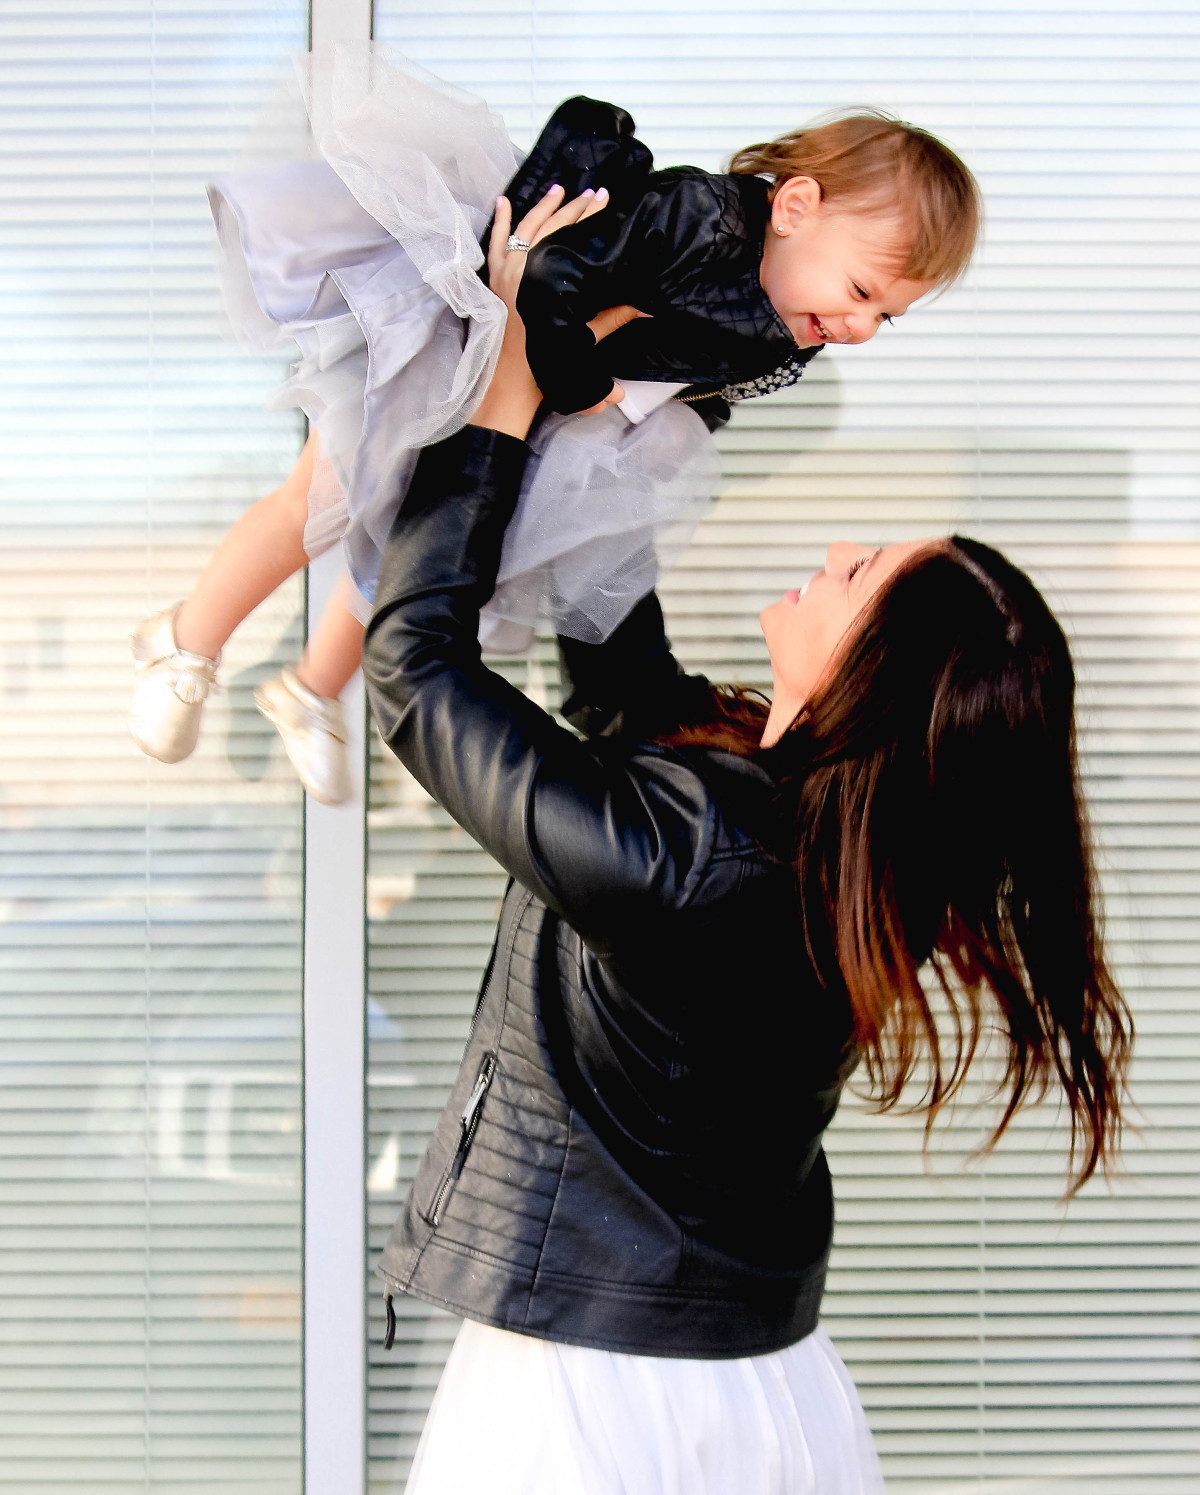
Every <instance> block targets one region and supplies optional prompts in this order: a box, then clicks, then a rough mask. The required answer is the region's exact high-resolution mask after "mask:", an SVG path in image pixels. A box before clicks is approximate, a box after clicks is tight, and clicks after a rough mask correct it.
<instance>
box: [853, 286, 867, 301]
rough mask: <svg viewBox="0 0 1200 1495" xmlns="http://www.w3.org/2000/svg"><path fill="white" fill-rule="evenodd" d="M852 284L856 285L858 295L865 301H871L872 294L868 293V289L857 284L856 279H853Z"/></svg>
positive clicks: (855, 290) (855, 289)
mask: <svg viewBox="0 0 1200 1495" xmlns="http://www.w3.org/2000/svg"><path fill="white" fill-rule="evenodd" d="M850 284H851V285H852V286H854V294H855V295H856V296H859V297H861V298H862V300H864V301H869V300H870V299H871V298H870V296H868V295H867V293H866V291H864V290H863V288H862V286H860V285H855V283H854V281H851V282H850Z"/></svg>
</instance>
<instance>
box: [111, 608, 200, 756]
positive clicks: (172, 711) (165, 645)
mask: <svg viewBox="0 0 1200 1495" xmlns="http://www.w3.org/2000/svg"><path fill="white" fill-rule="evenodd" d="M181 606H182V604H181V603H178V602H177V603H176V604H175V606H174V607H169V608H167V609H166V611H165V612H161V613H155V614H154V616H153V617H152V618H147V619H145V621H144V622H142V623H140V624H139V625H138V628H137V632H136V633H135V634H134V635H133V638H132V639H131V640H130V644H131V646H132V649H133V659H134V671H135V675H136V679H135V680H134V686H133V709H132V710H131V711H130V713H129V730H130V731H131V732H132V733H133V740H134V742H136V743H137V745H138V747H140V748H141V750H142V752H143V753H148V754H149V755H150V757H151V758H157V759H158V760H159V762H161V763H178V762H180V761H181V760H182V759H184V758H186V757H187V756H188V754H189V753H190V752H191V751H192V749H193V748H194V747H195V746H196V739H197V737H199V735H200V713H201V711H203V709H204V701H205V698H206V697H207V695H208V693H209V691H210V690H211V689H212V688H213V686H214V685H215V684H216V681H217V665H218V664H219V663H220V658H221V656H220V655H218V656H217V658H216V659H209V658H207V657H206V656H205V655H203V654H189V653H188V651H187V650H186V649H180V648H179V647H178V646H177V645H176V643H175V614H176V613H177V612H178V611H179V609H180V607H181Z"/></svg>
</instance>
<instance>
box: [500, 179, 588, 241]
mask: <svg viewBox="0 0 1200 1495" xmlns="http://www.w3.org/2000/svg"><path fill="white" fill-rule="evenodd" d="M607 206H608V191H607V189H606V188H604V187H601V188H600V190H599V192H593V191H592V190H591V188H590V187H589V188H588V190H587V191H586V192H583V193H581V194H580V195H579V196H578V197H576V198H573V199H572V200H571V201H570V202H567V203H564V202H563V200H562V188H561V187H552V188H551V189H550V191H549V192H547V194H546V195H545V197H543V198H542V200H541V202H539V203H538V204H537V206H536V207H533V208H530V210H529V212H528V213H526V215H525V216H524V218H522V219H521V221H520V223H518V224H517V228H516V232H517V236H518V238H521V239H526V240H527V241H528V242H529V243H530V244H536V243H538V241H539V240H541V239H544V238H545V237H546V235H547V234H552V233H555V232H556V231H557V230H558V229H560V228H565V227H566V226H567V225H568V224H570V223H578V222H579V221H580V219H582V218H590V217H591V216H592V215H593V214H594V213H599V212H600V211H601V210H602V209H604V208H606V207H607Z"/></svg>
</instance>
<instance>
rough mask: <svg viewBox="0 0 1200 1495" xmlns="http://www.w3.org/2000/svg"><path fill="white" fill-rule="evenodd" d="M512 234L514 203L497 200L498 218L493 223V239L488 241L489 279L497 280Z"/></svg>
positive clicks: (506, 200) (504, 199) (504, 198)
mask: <svg viewBox="0 0 1200 1495" xmlns="http://www.w3.org/2000/svg"><path fill="white" fill-rule="evenodd" d="M511 233H512V203H510V202H509V200H508V198H507V197H498V198H497V199H496V217H495V219H494V220H493V223H492V237H491V238H490V239H489V240H488V257H487V258H488V278H489V279H490V280H493V281H494V280H495V278H496V276H497V275H498V274H499V273H500V270H501V268H502V266H503V264H504V256H505V255H506V254H507V253H508V250H507V248H506V247H505V246H506V245H507V244H508V236H509V234H511Z"/></svg>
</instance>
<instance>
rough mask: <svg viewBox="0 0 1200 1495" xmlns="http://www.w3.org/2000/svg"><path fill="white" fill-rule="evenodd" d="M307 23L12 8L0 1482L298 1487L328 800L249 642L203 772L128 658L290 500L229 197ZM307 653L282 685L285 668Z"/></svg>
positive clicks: (257, 648)
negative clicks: (304, 1210) (304, 770)
mask: <svg viewBox="0 0 1200 1495" xmlns="http://www.w3.org/2000/svg"><path fill="white" fill-rule="evenodd" d="M306 34H307V7H306V6H305V5H302V4H298V3H295V0H259V3H244V4H231V3H220V4H195V3H193V4H183V3H175V0H128V3H124V4H101V3H89V0H64V3H53V4H35V3H17V0H11V3H9V4H7V5H5V6H4V7H3V11H2V14H0V79H2V81H3V87H2V88H0V132H2V134H0V139H2V149H3V154H4V175H3V182H2V184H0V193H2V194H3V208H2V211H0V286H2V287H3V290H2V293H0V337H2V338H3V358H2V360H0V401H2V404H3V428H4V433H5V435H4V464H3V473H2V475H0V482H2V484H3V488H2V492H0V877H2V882H0V1489H3V1490H6V1491H13V1492H20V1495H28V1492H31V1491H34V1490H36V1491H39V1492H42V1495H55V1492H67V1491H72V1492H75V1491H84V1490H86V1491H100V1490H112V1491H122V1492H125V1491H142V1490H167V1489H170V1490H172V1491H177V1492H180V1495H184V1492H200V1491H209V1490H220V1491H222V1492H247V1495H249V1492H251V1491H253V1492H254V1495H264V1492H275V1495H295V1492H296V1491H298V1490H299V1488H300V1487H301V1480H302V1473H301V1387H300V1338H299V1328H300V1258H301V1239H300V1167H299V1159H300V1144H301V1137H300V1127H299V1118H300V1095H299V1082H300V1043H301V1034H300V993H301V936H302V931H301V922H300V920H301V915H300V909H301V887H300V883H301V875H300V874H301V862H300V854H301V829H302V821H301V800H300V794H299V791H298V789H297V787H296V784H295V781H294V778H293V777H292V776H291V774H290V772H287V771H285V769H284V766H283V765H282V763H281V757H280V753H279V749H278V746H277V744H276V743H275V741H274V734H273V733H272V731H271V729H270V728H269V727H268V726H267V725H266V723H264V722H262V721H261V719H260V718H259V717H258V716H257V714H256V713H255V712H254V711H253V707H252V701H251V689H252V686H253V684H254V682H255V681H256V680H257V679H259V678H261V677H262V676H263V675H265V674H266V673H268V672H269V671H270V669H271V668H272V660H278V659H280V658H288V657H292V656H294V654H295V652H296V649H297V645H298V639H299V632H300V627H299V614H300V608H301V602H302V594H301V590H300V588H299V586H298V585H293V586H291V587H290V588H288V589H287V590H286V592H285V593H281V594H280V595H278V596H277V597H275V598H273V599H272V600H271V602H270V603H269V604H268V605H267V606H265V607H264V608H262V609H261V610H260V612H259V613H258V614H256V615H255V617H254V618H253V620H252V621H251V622H250V623H249V624H248V625H247V626H246V627H245V628H244V629H242V630H241V632H239V633H238V635H237V636H236V637H235V639H234V641H233V643H232V644H231V646H230V648H229V650H228V651H227V655H226V659H225V662H224V665H223V669H222V677H223V680H224V684H225V690H224V693H223V694H219V695H217V696H216V697H215V698H214V699H213V700H212V701H211V703H210V704H209V706H208V707H207V710H206V719H205V726H204V731H203V734H202V740H201V745H200V748H199V750H198V751H197V753H196V755H195V756H194V757H193V758H192V759H191V760H190V761H189V762H187V763H185V764H180V765H178V766H176V767H170V768H168V767H164V766H163V765H161V764H158V763H153V762H151V761H150V760H149V759H147V758H145V757H143V756H142V754H141V753H139V752H138V750H137V749H136V748H135V746H134V744H133V742H132V741H131V739H130V737H129V735H128V731H127V728H126V722H125V718H126V713H127V711H128V705H129V691H130V685H131V664H130V659H129V653H128V639H129V634H130V632H131V630H132V628H133V626H134V625H135V624H136V623H137V622H138V621H139V620H140V619H141V618H142V617H144V616H145V615H146V614H147V613H149V612H151V611H153V610H156V609H158V608H160V607H162V606H164V605H166V604H169V603H171V602H173V601H175V600H177V599H178V598H179V597H181V596H183V595H184V594H185V593H186V591H187V590H188V588H189V587H190V586H191V583H192V581H193V580H194V578H195V576H196V574H197V572H198V570H199V567H200V565H201V563H202V562H203V560H204V559H205V557H206V555H207V553H208V552H209V550H210V549H211V548H212V546H213V545H214V543H215V542H216V540H217V539H218V538H219V537H220V535H221V533H222V532H223V530H224V529H225V528H226V527H227V526H228V524H229V523H230V522H231V521H232V520H233V519H234V518H235V517H236V516H237V515H238V514H240V513H241V512H242V510H243V509H244V508H245V507H246V506H247V504H248V503H249V502H250V501H251V500H252V499H253V498H255V497H257V496H258V495H259V494H260V493H262V492H265V491H266V490H267V489H269V488H270V487H272V486H274V485H275V484H276V483H277V482H278V481H279V479H280V477H281V476H282V475H283V474H284V473H285V472H286V471H287V469H288V467H289V465H290V463H291V461H292V460H293V458H294V455H295V452H296V451H297V450H298V445H299V442H298V437H299V434H300V433H299V427H298V423H297V422H295V421H291V422H289V421H288V420H286V419H285V418H283V417H280V416H278V415H268V414H266V413H265V412H264V410H263V402H264V399H265V397H266V394H267V391H268V390H269V388H270V387H271V386H272V385H273V384H274V383H275V382H276V381H277V380H278V378H279V376H280V373H281V366H280V365H279V364H275V365H272V364H270V363H269V362H263V363H255V362H254V361H252V360H249V359H247V358H246V357H245V356H244V355H243V354H242V353H241V352H240V351H238V350H237V349H235V348H234V347H232V346H231V345H229V344H227V343H224V342H223V341H222V340H221V339H220V337H219V336H218V333H217V327H218V315H217V296H216V282H215V277H214V275H213V271H212V265H211V256H210V252H209V237H210V228H209V223H208V210H207V204H206V201H205V197H204V191H203V186H204V181H205V179H206V177H207V176H208V175H209V174H210V173H212V172H213V171H215V170H218V169H221V168H223V167H225V166H228V165H229V164H231V163H232V160H233V156H234V154H235V152H236V149H237V147H238V144H239V142H240V140H241V137H242V135H243V133H244V131H245V129H246V127H247V126H248V124H249V122H250V118H251V115H252V111H253V109H254V108H256V107H257V105H258V103H259V101H260V100H261V98H262V96H263V94H264V91H265V89H266V87H267V85H268V82H269V80H270V78H271V77H272V76H273V74H274V71H275V69H276V67H277V66H278V64H279V61H280V59H281V57H282V56H283V55H284V54H285V53H286V51H287V50H288V49H289V48H293V47H302V46H303V45H304V43H305V39H306ZM275 667H276V668H277V667H278V666H277V664H276V666H275Z"/></svg>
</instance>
